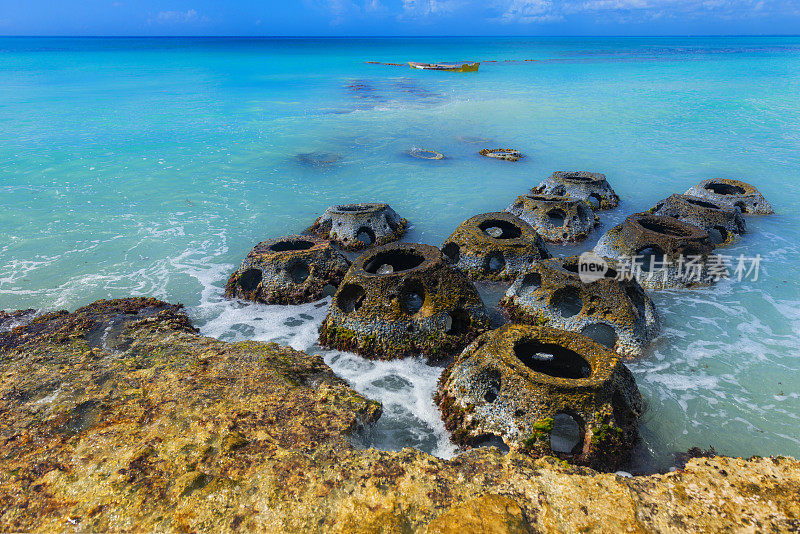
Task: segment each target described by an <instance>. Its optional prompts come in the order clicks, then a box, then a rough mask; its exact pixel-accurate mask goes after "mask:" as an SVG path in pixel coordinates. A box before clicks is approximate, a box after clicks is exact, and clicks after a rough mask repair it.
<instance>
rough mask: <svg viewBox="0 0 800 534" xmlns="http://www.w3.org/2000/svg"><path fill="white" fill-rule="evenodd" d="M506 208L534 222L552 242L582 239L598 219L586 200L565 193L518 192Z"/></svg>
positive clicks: (540, 232)
mask: <svg viewBox="0 0 800 534" xmlns="http://www.w3.org/2000/svg"><path fill="white" fill-rule="evenodd" d="M506 211H507V212H509V213H513V214H514V215H516V216H517V217H519V218H520V219H522V220H523V221H525V222H527V223H528V224H530V225H531V226H533V228H534V229H535V230H536V231H537V232H538V233H539V234H540V235H541V236H542V237H543V238H544V239H545V241H549V242H551V243H572V242H577V241H583V240H584V239H586V237H587V236H588V235H589V232H591V231H592V229H593V228H594V227H595V226H596V225H597V223H598V222H599V219H598V217H597V215H596V214H595V213H594V210H593V209H592V206H591V204H590V203H589V202H588V201H586V200H581V199H576V198H571V197H567V196H554V195H540V194H535V193H533V194H527V195H520V196H519V197H517V200H515V201H514V202H513V203H512V204H511V205H510V206H509V207H507V208H506Z"/></svg>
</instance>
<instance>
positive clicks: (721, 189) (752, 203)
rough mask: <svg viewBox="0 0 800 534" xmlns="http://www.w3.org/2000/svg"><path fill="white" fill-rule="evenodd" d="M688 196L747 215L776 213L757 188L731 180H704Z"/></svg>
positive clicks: (690, 190)
mask: <svg viewBox="0 0 800 534" xmlns="http://www.w3.org/2000/svg"><path fill="white" fill-rule="evenodd" d="M686 194H687V195H692V196H695V197H700V198H704V199H706V200H710V201H711V202H714V203H717V204H723V205H726V206H730V207H731V208H735V209H737V210H739V211H740V212H742V213H746V214H753V215H768V214H770V213H775V211H773V209H772V206H771V205H770V203H769V202H767V199H765V198H764V196H763V195H762V194H761V193H760V192H759V190H758V189H756V188H755V186H753V185H750V184H748V183H747V182H742V181H741V180H730V179H728V178H713V179H709V180H703V181H702V182H700V183H699V184H697V185H696V186H694V187H692V188H690V189H689V190H688V191H686Z"/></svg>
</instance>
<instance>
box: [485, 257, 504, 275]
mask: <svg viewBox="0 0 800 534" xmlns="http://www.w3.org/2000/svg"><path fill="white" fill-rule="evenodd" d="M505 266H506V260H505V259H504V258H503V255H502V254H500V253H499V252H493V253H491V254H489V255H488V256H487V257H486V270H487V271H489V272H490V273H497V272H500V271H502V270H503V267H505Z"/></svg>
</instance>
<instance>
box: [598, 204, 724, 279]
mask: <svg viewBox="0 0 800 534" xmlns="http://www.w3.org/2000/svg"><path fill="white" fill-rule="evenodd" d="M713 249H714V244H713V243H712V242H711V238H710V237H709V235H708V232H706V231H705V230H703V229H702V228H699V227H697V226H694V225H693V224H688V223H685V222H681V221H679V220H678V219H675V218H674V217H665V216H662V215H653V214H651V213H634V214H633V215H630V216H628V217H627V218H626V219H625V220H624V221H623V222H622V224H619V225H617V226H615V227H614V228H612V229H610V230H609V231H608V232H606V233H605V234H604V235H603V236H602V237H601V238H600V240H599V241H598V242H597V244H596V245H595V247H594V253H595V254H597V255H598V256H602V257H607V258H612V259H614V260H617V266H618V268H619V269H622V268H624V269H625V271H626V273H628V274H630V273H632V274H634V276H635V277H636V278H637V280H638V282H639V283H640V284H641V285H642V287H644V288H646V289H674V288H694V287H701V286H707V285H709V284H711V283H713V282H714V281H716V279H718V278H721V277H724V276H726V275H727V272H728V271H727V268H726V266H725V265H724V263H722V262H721V260H720V258H719V257H718V256H716V255H714V254H712V252H711V251H712V250H713Z"/></svg>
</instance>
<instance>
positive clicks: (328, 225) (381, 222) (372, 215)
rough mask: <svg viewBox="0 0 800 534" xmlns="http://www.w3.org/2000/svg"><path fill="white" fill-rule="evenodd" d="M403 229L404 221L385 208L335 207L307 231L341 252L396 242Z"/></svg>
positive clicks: (366, 204) (373, 204) (360, 205)
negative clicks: (338, 248) (326, 240)
mask: <svg viewBox="0 0 800 534" xmlns="http://www.w3.org/2000/svg"><path fill="white" fill-rule="evenodd" d="M407 226H408V221H407V220H405V219H403V218H402V217H400V216H399V215H398V214H397V212H396V211H394V210H393V209H392V208H390V207H389V204H378V203H362V204H337V205H336V206H331V207H330V208H328V209H327V210H325V213H323V214H322V216H321V217H319V218H318V219H317V220H316V222H315V223H314V225H313V226H312V227H311V228H310V229H309V231H310V232H312V233H314V234H316V235H318V236H319V237H322V238H324V239H330V240H331V241H333V242H335V243H336V244H337V245H339V246H340V247H342V248H343V249H345V250H360V249H363V248H368V247H371V246H378V245H384V244H386V243H390V242H392V241H397V240H398V239H400V238H401V237H403V235H404V234H405V233H406V227H407Z"/></svg>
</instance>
